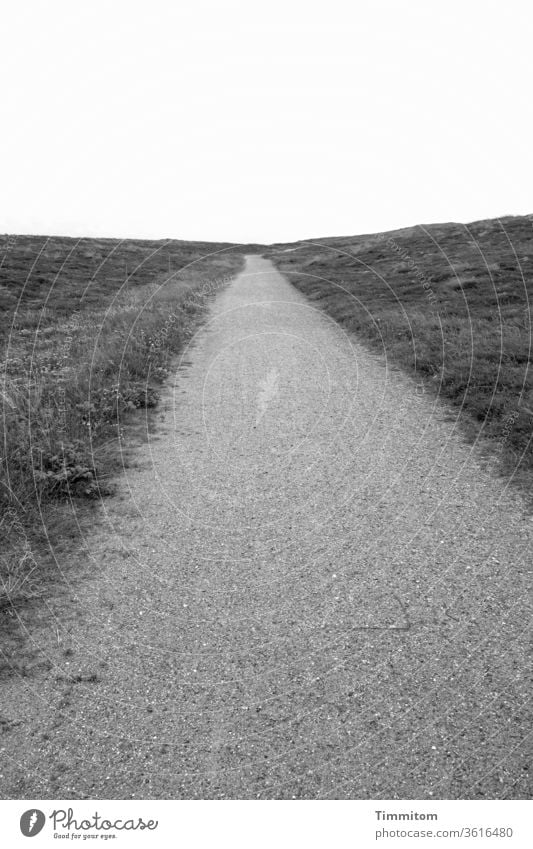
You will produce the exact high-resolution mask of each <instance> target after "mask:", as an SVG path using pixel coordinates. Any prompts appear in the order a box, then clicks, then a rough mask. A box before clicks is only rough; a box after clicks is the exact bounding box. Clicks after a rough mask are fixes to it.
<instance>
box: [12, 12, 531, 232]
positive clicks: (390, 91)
mask: <svg viewBox="0 0 533 849" xmlns="http://www.w3.org/2000/svg"><path fill="white" fill-rule="evenodd" d="M530 5H531V4H530V3H528V2H519V1H518V0H505V2H503V1H502V0H498V2H492V0H484V2H478V0H461V2H457V1H456V0H439V2H435V0H425V2H419V0H409V2H405V0H404V2H392V0H390V2H386V0H365V2H357V0H353V2H346V3H344V2H338V0H328V2H325V0H322V2H320V3H313V2H312V0H310V2H291V0H285V2H281V3H278V2H276V0H272V2H266V0H265V2H264V3H261V4H259V3H253V2H252V0H248V2H232V0H219V2H207V0H192V2H188V0H187V2H181V0H174V2H172V3H170V2H160V0H150V2H148V0H144V2H142V3H138V2H134V1H133V0H132V2H116V0H115V2H113V0H105V2H100V0H86V2H84V3H81V2H79V1H78V2H77V1H76V0H69V2H57V0H48V2H42V1H41V2H28V0H26V2H25V0H20V2H17V3H15V2H10V3H6V4H4V5H3V10H2V17H1V26H2V46H1V53H0V73H1V83H2V84H1V86H0V107H1V108H0V115H1V119H2V129H1V132H0V155H1V163H2V180H1V184H0V185H1V193H2V194H1V197H0V232H11V233H42V234H67V235H109V236H121V237H126V236H135V237H147V238H166V237H174V238H183V239H207V240H231V241H242V242H247V241H260V242H265V241H266V242H270V241H288V240H292V239H298V238H306V237H320V236H329V235H348V234H356V233H368V232H374V231H378V230H385V229H390V228H394V227H401V226H408V225H411V224H417V223H430V222H434V221H449V220H455V221H472V220H474V219H478V218H488V217H493V216H498V215H505V214H524V213H531V212H533V192H532V189H533V180H532V173H533V169H532V167H531V148H532V132H531V131H532V128H533V121H532V117H531V115H532V104H533V95H532V82H533V73H532V72H533V49H532V46H531V45H532V37H533V27H532V23H533V11H531V10H528V6H530Z"/></svg>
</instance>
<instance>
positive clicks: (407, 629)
mask: <svg viewBox="0 0 533 849" xmlns="http://www.w3.org/2000/svg"><path fill="white" fill-rule="evenodd" d="M163 401H164V404H163V408H162V417H161V420H160V421H159V422H158V427H157V428H156V430H155V432H151V433H150V437H149V440H148V441H147V442H145V443H144V445H142V446H140V447H139V448H138V449H137V450H136V453H135V459H136V462H135V463H133V464H130V465H129V466H128V467H127V468H126V470H125V472H124V474H123V475H122V477H121V478H120V482H119V484H120V489H119V494H118V496H117V497H115V498H112V499H108V500H107V501H105V503H104V504H103V507H102V509H101V518H100V521H99V522H98V523H96V524H95V525H94V527H93V528H92V530H91V533H90V534H88V535H87V536H86V537H85V539H84V549H85V555H84V556H81V555H80V556H77V557H76V558H74V562H70V561H72V557H70V556H68V555H66V554H61V553H60V552H58V570H59V571H58V577H59V581H58V591H57V592H56V593H55V594H53V595H52V596H51V597H50V598H49V599H48V601H47V602H46V604H45V605H43V604H42V603H41V605H40V607H39V608H35V609H34V611H33V612H32V615H31V616H28V615H27V616H25V617H24V618H23V619H21V621H20V627H21V629H22V630H23V633H24V634H25V639H26V644H27V645H30V646H33V649H32V655H31V658H32V660H31V663H29V668H27V669H25V670H22V671H23V672H25V674H24V675H22V674H21V670H20V668H19V667H17V672H16V674H15V675H13V676H11V677H10V679H9V680H8V681H6V682H5V683H4V684H3V688H2V690H3V695H2V706H1V710H0V716H2V717H3V721H4V725H3V726H2V727H3V729H4V731H5V733H4V734H3V735H2V738H0V739H1V748H2V753H1V755H2V763H1V767H2V768H1V772H2V778H0V792H1V794H2V797H3V798H19V797H24V798H36V799H37V798H105V799H112V798H121V799H124V798H161V799H164V798H204V799H205V798H216V799H225V798H226V799H227V798H260V799H267V798H270V799H274V798H277V799H294V798H297V799H301V798H308V799H309V798H338V799H339V798H342V799H345V798H361V799H362V798H374V799H380V798H381V799H395V798H399V799H401V798H405V799H429V798H435V799H439V798H445V799H446V798H491V799H495V798H529V797H530V795H531V783H530V776H529V766H530V756H531V746H530V744H529V742H528V739H527V734H528V732H529V729H530V728H531V712H530V707H529V706H530V681H528V675H527V673H528V671H529V670H530V664H529V663H528V659H527V652H528V648H529V641H528V637H527V630H526V629H527V627H528V624H529V622H530V621H531V595H530V589H529V587H530V584H529V583H528V577H529V576H528V565H529V556H528V555H529V552H530V548H531V540H532V536H533V526H532V521H531V517H530V515H529V513H528V511H527V510H526V508H525V504H524V503H523V502H522V501H521V499H520V496H519V494H518V493H516V492H511V491H510V490H509V489H508V488H506V486H505V481H503V480H501V479H498V478H496V477H495V476H493V475H492V474H491V473H490V469H489V468H488V467H486V464H485V463H484V461H483V460H482V458H481V455H480V452H479V451H478V450H477V449H476V448H475V447H472V446H471V445H468V444H467V443H466V442H465V441H464V440H463V439H462V437H461V436H460V434H459V433H458V432H457V430H456V429H455V426H454V423H453V420H452V418H451V416H450V413H449V411H447V409H446V407H445V406H444V405H442V404H441V403H440V402H439V401H437V400H435V399H434V398H433V397H430V396H429V395H428V394H426V393H424V391H423V388H422V387H417V386H416V385H415V383H414V382H413V381H412V380H411V379H410V378H409V377H407V376H405V375H404V374H402V373H401V372H399V371H397V370H396V369H395V368H394V367H393V365H392V364H390V363H387V362H386V361H385V359H384V358H382V357H380V356H378V355H375V354H371V353H369V352H368V351H367V350H366V349H365V348H364V347H363V346H362V345H360V344H359V343H358V341H357V339H356V338H354V337H353V336H350V335H347V334H346V333H344V331H342V330H341V329H340V328H339V327H338V326H337V325H336V324H334V323H333V322H332V321H331V320H330V319H329V318H328V317H327V316H326V315H325V314H324V313H322V312H320V311H318V310H317V309H315V308H314V307H313V305H312V303H310V302H308V301H306V300H305V299H304V297H303V296H302V295H301V294H300V293H298V292H297V291H296V290H295V289H294V288H292V287H291V286H290V285H289V284H288V283H287V281H286V280H285V279H284V278H283V277H281V276H280V275H279V274H278V273H277V272H276V271H275V270H274V268H273V266H272V265H271V263H269V262H268V261H267V260H264V259H261V258H259V257H248V259H247V265H246V268H245V271H244V272H243V273H242V274H241V275H240V276H239V277H238V278H237V279H236V280H235V281H234V282H233V283H232V284H231V285H230V286H229V287H228V288H227V289H226V290H225V291H224V292H223V293H221V294H219V295H218V296H217V298H216V299H215V300H214V301H213V303H212V307H211V311H210V314H209V317H208V321H207V322H206V323H205V324H204V326H203V327H202V328H201V329H200V330H199V332H198V333H197V335H196V337H195V339H194V341H193V343H192V344H191V345H190V346H189V348H188V350H187V351H186V352H185V353H184V355H183V357H182V362H181V363H180V365H179V367H178V368H177V371H176V374H175V377H174V379H173V380H172V381H171V382H169V384H168V386H167V388H166V392H165V395H164V399H163ZM16 723H18V724H16Z"/></svg>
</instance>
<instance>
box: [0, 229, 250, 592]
mask: <svg viewBox="0 0 533 849" xmlns="http://www.w3.org/2000/svg"><path fill="white" fill-rule="evenodd" d="M241 264H242V256H241V254H240V252H239V251H235V250H232V247H231V245H225V244H210V243H203V242H180V241H165V242H153V241H135V240H123V241H119V240H113V239H79V240H77V239H69V238H60V237H57V238H56V237H54V238H45V237H36V236H11V237H10V236H3V237H0V344H1V346H2V356H1V385H0V404H1V408H2V419H1V420H0V437H1V440H2V453H1V458H0V549H1V554H0V605H1V604H5V603H6V602H11V601H13V600H15V599H16V598H19V597H21V596H22V597H24V596H28V595H29V594H31V593H32V592H36V591H37V590H36V589H35V587H36V586H38V585H39V581H40V575H41V572H42V568H41V565H42V564H41V559H42V558H41V555H42V553H43V551H44V550H45V549H46V548H47V547H48V546H50V547H52V546H53V545H54V544H55V543H56V542H57V539H58V538H59V537H60V536H61V535H66V536H68V534H69V525H72V526H75V524H76V522H77V521H78V520H77V518H76V517H75V516H74V513H76V510H75V509H74V507H73V505H74V503H75V502H77V501H79V500H80V499H88V498H89V499H97V498H99V497H101V496H104V495H105V494H106V493H107V492H108V479H109V476H110V475H112V474H113V473H114V472H115V471H116V467H117V463H118V458H119V456H120V454H121V438H122V429H123V427H124V425H125V424H127V423H128V420H129V418H130V419H131V417H132V413H133V412H134V411H135V410H136V409H138V408H140V407H154V406H156V405H157V401H158V389H157V387H158V385H159V384H160V383H161V382H162V381H163V380H164V378H165V377H166V375H167V373H168V368H169V365H170V361H171V358H172V356H173V355H174V354H176V353H177V352H178V351H179V350H180V349H181V348H182V346H183V344H184V343H185V342H186V340H187V339H188V338H190V335H191V333H192V331H193V329H194V327H195V326H196V323H197V321H198V319H199V317H200V316H201V314H202V311H203V309H204V305H205V303H206V300H207V298H208V297H209V295H210V294H212V293H213V292H215V291H216V290H217V289H219V288H221V287H222V286H224V285H226V283H227V282H228V281H229V279H231V277H232V276H233V275H234V274H235V273H236V271H238V269H239V268H240V266H241ZM60 504H65V505H66V507H65V509H59V510H58V505H60ZM69 506H70V510H69V509H68V508H69Z"/></svg>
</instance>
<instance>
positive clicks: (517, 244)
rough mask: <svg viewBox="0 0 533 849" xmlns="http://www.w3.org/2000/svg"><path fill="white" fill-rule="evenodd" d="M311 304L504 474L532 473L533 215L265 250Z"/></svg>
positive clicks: (526, 481) (526, 480)
mask: <svg viewBox="0 0 533 849" xmlns="http://www.w3.org/2000/svg"><path fill="white" fill-rule="evenodd" d="M268 253H269V256H270V258H271V259H272V260H273V261H274V262H275V264H276V265H277V267H278V268H279V269H280V271H282V272H283V273H284V274H286V275H287V276H288V278H289V279H290V280H291V281H292V282H293V283H294V285H295V286H297V287H298V288H299V289H300V290H301V291H302V292H303V293H304V294H305V295H306V296H307V297H308V298H309V299H310V301H311V302H312V303H313V304H316V305H317V306H319V307H320V308H322V309H324V310H325V311H326V312H327V313H328V314H329V315H331V316H332V317H333V318H334V319H336V320H337V321H338V322H339V323H340V324H341V325H342V326H343V327H346V328H347V329H349V330H353V331H354V332H355V333H357V335H358V337H359V338H360V339H361V340H362V341H363V342H365V343H366V344H367V345H368V346H370V347H371V348H372V349H373V350H377V351H381V352H383V353H384V354H385V355H386V356H387V358H388V359H389V360H390V361H391V362H394V363H397V364H399V365H400V366H402V367H403V368H404V369H405V370H406V371H407V372H408V373H410V374H412V375H413V376H414V377H415V378H416V379H417V380H418V381H419V383H420V385H421V386H423V387H424V389H425V390H426V391H432V392H435V393H436V394H437V395H440V396H441V397H442V398H443V399H445V400H446V401H448V402H451V403H452V404H453V405H454V406H455V407H456V408H457V417H458V420H459V422H460V424H461V425H462V426H463V428H464V429H465V431H466V433H467V434H468V435H469V436H470V437H471V438H476V437H477V436H479V435H483V436H485V437H488V439H489V440H490V443H491V445H492V449H493V450H492V453H493V457H495V458H496V459H497V460H498V466H499V468H500V470H501V471H502V472H504V473H505V474H506V475H510V474H512V475H513V476H514V477H515V478H516V479H517V480H520V481H521V482H522V484H523V485H525V486H526V487H527V488H528V489H529V488H530V484H531V480H532V475H531V472H532V471H533V452H532V444H531V437H532V433H533V376H532V372H531V367H530V360H531V339H532V334H531V303H532V300H533V216H520V217H508V218H502V219H494V220H487V221H476V222H474V223H473V224H469V225H462V224H433V225H428V226H417V227H409V228H406V229H403V230H396V231H392V232H388V233H378V234H373V235H365V236H354V237H341V238H328V239H321V240H307V241H302V242H295V243H292V244H287V245H273V246H271V247H270V248H269V252H268Z"/></svg>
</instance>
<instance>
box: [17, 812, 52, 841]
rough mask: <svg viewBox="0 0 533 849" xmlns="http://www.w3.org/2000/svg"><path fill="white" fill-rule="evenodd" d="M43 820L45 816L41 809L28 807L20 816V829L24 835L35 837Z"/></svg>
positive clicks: (43, 822) (41, 826)
mask: <svg viewBox="0 0 533 849" xmlns="http://www.w3.org/2000/svg"><path fill="white" fill-rule="evenodd" d="M45 822H46V817H45V815H44V814H43V812H42V811H39V810H38V809H37V808H30V810H29V811H24V813H23V814H22V816H21V818H20V830H21V832H22V833H23V835H24V837H35V835H36V834H39V832H40V831H41V830H42V828H43V826H44V824H45Z"/></svg>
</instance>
